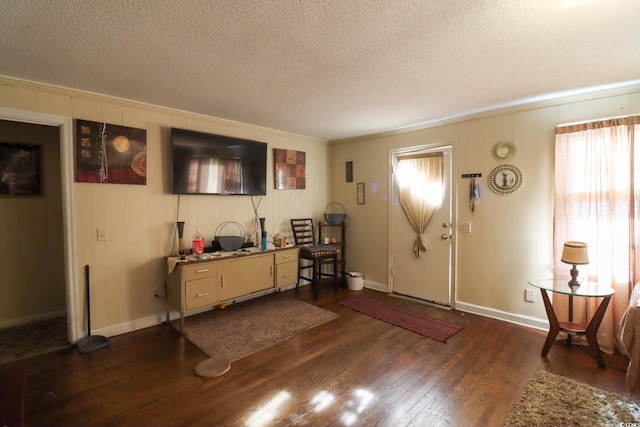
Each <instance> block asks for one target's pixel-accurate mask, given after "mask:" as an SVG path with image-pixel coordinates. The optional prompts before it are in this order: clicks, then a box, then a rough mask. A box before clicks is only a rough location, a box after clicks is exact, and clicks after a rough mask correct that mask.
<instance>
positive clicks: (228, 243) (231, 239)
mask: <svg viewBox="0 0 640 427" xmlns="http://www.w3.org/2000/svg"><path fill="white" fill-rule="evenodd" d="M228 225H233V226H235V227H236V228H237V229H238V231H239V233H238V234H237V235H221V233H222V230H223V229H224V228H225V227H226V226H228ZM214 237H215V239H216V241H217V242H218V243H219V244H220V247H221V248H222V250H223V251H227V252H232V251H237V250H238V249H240V248H241V247H242V245H243V243H244V240H245V232H244V227H243V226H242V225H240V224H239V223H237V222H234V221H225V222H223V223H222V224H220V225H219V226H218V228H216V231H215V236H214Z"/></svg>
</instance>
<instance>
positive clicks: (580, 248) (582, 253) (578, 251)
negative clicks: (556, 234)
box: [560, 242, 589, 289]
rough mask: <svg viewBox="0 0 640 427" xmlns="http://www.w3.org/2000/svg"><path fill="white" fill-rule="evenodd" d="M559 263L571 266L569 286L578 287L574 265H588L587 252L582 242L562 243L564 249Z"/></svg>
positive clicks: (576, 271)
mask: <svg viewBox="0 0 640 427" xmlns="http://www.w3.org/2000/svg"><path fill="white" fill-rule="evenodd" d="M560 261H562V262H564V263H565V264H572V265H573V268H571V280H570V281H569V286H570V287H571V288H572V289H573V287H579V286H580V282H578V269H577V268H576V265H584V264H589V252H588V251H587V244H586V243H584V242H564V248H563V249H562V258H561V259H560Z"/></svg>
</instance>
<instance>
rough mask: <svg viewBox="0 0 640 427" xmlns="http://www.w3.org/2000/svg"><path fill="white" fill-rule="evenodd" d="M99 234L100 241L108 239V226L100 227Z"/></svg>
mask: <svg viewBox="0 0 640 427" xmlns="http://www.w3.org/2000/svg"><path fill="white" fill-rule="evenodd" d="M97 235H98V242H106V241H107V239H108V237H107V229H106V228H103V227H101V228H98V231H97Z"/></svg>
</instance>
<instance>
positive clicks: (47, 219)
mask: <svg viewBox="0 0 640 427" xmlns="http://www.w3.org/2000/svg"><path fill="white" fill-rule="evenodd" d="M0 142H11V143H28V144H31V145H38V146H40V150H41V179H42V185H43V188H42V195H41V196H33V197H32V196H21V197H0V218H1V219H2V220H1V221H0V271H1V272H2V274H0V295H1V297H0V329H1V328H5V327H10V326H15V325H20V324H24V323H29V322H34V321H37V320H43V319H50V318H54V317H59V316H64V315H65V312H66V303H65V281H64V257H63V255H64V254H63V245H62V242H63V236H62V210H61V207H62V194H61V183H60V178H59V177H60V149H59V147H60V145H59V144H60V137H59V130H58V128H57V127H51V126H41V125H34V124H25V123H18V122H13V121H3V120H0Z"/></svg>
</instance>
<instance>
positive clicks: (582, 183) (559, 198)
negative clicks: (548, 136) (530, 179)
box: [553, 116, 640, 353]
mask: <svg viewBox="0 0 640 427" xmlns="http://www.w3.org/2000/svg"><path fill="white" fill-rule="evenodd" d="M639 131H640V116H632V117H623V118H617V119H608V120H601V121H595V122H589V123H581V124H574V125H567V126H558V127H557V128H556V149H555V162H556V164H555V215H554V239H553V245H554V247H553V252H554V274H555V275H556V277H568V275H569V269H570V268H571V266H569V265H566V264H563V263H562V262H560V257H561V253H562V246H563V243H564V242H565V241H567V240H578V241H584V242H586V243H587V245H588V250H589V260H590V263H589V264H588V265H583V266H580V268H579V270H580V277H582V278H587V277H588V279H589V280H592V281H595V282H598V283H602V284H606V285H610V286H611V287H613V288H614V289H615V291H616V292H615V294H614V296H613V297H612V299H611V303H610V305H609V308H608V309H607V313H606V315H605V318H604V319H603V321H602V324H601V326H600V329H599V330H598V341H599V343H600V345H601V347H602V349H603V351H605V352H608V353H612V352H613V350H614V348H617V349H618V350H620V349H621V346H620V334H621V326H620V321H621V319H622V316H623V314H624V312H625V310H626V308H627V305H628V301H629V295H630V291H631V289H632V287H633V285H634V283H635V282H636V281H637V280H638V260H637V257H636V251H635V247H636V244H637V239H638V235H639V233H638V231H639V230H638V224H639V222H638V221H637V218H638V216H639V215H640V210H639V209H638V208H639V206H638V201H639V200H640V197H639V195H640V181H639V179H640V173H636V172H637V166H636V165H640V163H639V162H638V160H639V159H640V157H639V154H638V152H639V151H640V150H639V149H638V148H636V144H635V140H634V139H635V135H637V134H639V133H638V132H639ZM584 300H585V299H584V298H576V299H574V301H575V302H576V305H575V306H574V321H582V322H584V323H585V324H586V322H587V321H588V320H589V319H590V318H591V317H592V316H593V314H594V312H595V310H596V309H597V305H598V304H599V301H596V300H594V299H593V298H588V299H586V300H587V301H584ZM566 301H567V300H566V298H561V297H558V296H556V295H554V307H555V308H556V311H557V312H558V314H559V316H562V317H566V310H567V309H566V307H567V302H566ZM581 316H582V319H581V318H580V317H581Z"/></svg>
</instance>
